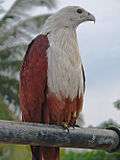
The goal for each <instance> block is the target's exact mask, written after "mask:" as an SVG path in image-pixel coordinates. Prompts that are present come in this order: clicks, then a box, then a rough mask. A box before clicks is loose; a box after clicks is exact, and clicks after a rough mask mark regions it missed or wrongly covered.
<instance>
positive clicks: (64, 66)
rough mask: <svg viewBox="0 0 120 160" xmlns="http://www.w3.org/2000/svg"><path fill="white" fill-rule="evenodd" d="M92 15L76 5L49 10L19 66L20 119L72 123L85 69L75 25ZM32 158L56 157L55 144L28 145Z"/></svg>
mask: <svg viewBox="0 0 120 160" xmlns="http://www.w3.org/2000/svg"><path fill="white" fill-rule="evenodd" d="M86 21H94V22H95V17H94V16H93V15H92V14H91V13H90V12H88V11H86V10H85V9H84V8H82V7H80V6H67V7H65V8H62V9H60V10H59V11H57V12H56V13H54V14H52V15H51V16H50V17H48V19H47V20H46V22H45V23H44V25H43V27H42V29H41V31H40V33H39V35H38V36H37V37H35V38H34V39H33V40H32V42H31V43H30V44H29V45H28V48H27V51H26V54H25V56H24V59H23V63H22V66H21V70H20V85H19V99H20V108H21V112H22V121H24V122H33V123H45V124H55V125H62V126H66V127H74V126H75V125H76V120H77V118H78V117H79V113H80V112H81V111H82V108H83V101H84V92H85V73H84V67H83V64H82V60H81V55H80V52H79V46H78V42H77V33H76V29H77V27H78V26H79V24H81V23H83V22H86ZM31 151H32V160H59V159H60V155H59V152H60V149H59V148H58V147H43V146H31Z"/></svg>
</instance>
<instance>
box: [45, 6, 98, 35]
mask: <svg viewBox="0 0 120 160" xmlns="http://www.w3.org/2000/svg"><path fill="white" fill-rule="evenodd" d="M85 21H94V22H95V17H94V16H93V15H92V14H91V13H89V12H88V11H86V10H85V9H83V8H81V7H80V6H67V7H65V8H62V9H61V10H59V11H58V12H56V13H55V14H53V15H52V16H50V17H49V18H48V19H47V20H46V23H45V25H44V27H43V31H45V30H47V31H48V32H50V31H52V30H53V29H54V30H58V29H60V28H64V27H66V28H76V27H77V26H78V25H79V24H81V23H82V22H85Z"/></svg>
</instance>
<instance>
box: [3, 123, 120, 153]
mask: <svg viewBox="0 0 120 160" xmlns="http://www.w3.org/2000/svg"><path fill="white" fill-rule="evenodd" d="M0 143H14V144H32V145H41V146H51V147H53V146H54V147H72V148H89V149H103V150H106V151H108V152H112V151H116V150H119V147H120V130H119V129H117V128H115V127H113V128H110V129H109V130H108V129H97V128H75V129H73V128H70V129H69V132H68V131H67V130H64V129H63V128H62V127H60V126H55V125H46V124H36V123H24V122H12V121H0Z"/></svg>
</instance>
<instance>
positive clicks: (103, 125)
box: [98, 119, 120, 128]
mask: <svg viewBox="0 0 120 160" xmlns="http://www.w3.org/2000/svg"><path fill="white" fill-rule="evenodd" d="M111 126H116V127H120V125H119V124H118V123H117V122H115V121H114V120H112V119H108V120H107V121H104V122H102V123H101V124H100V125H99V126H98V128H109V127H111Z"/></svg>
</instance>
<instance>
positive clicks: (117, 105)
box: [113, 100, 120, 110]
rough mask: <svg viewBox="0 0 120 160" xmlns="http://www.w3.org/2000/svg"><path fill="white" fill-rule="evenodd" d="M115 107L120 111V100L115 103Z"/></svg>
mask: <svg viewBox="0 0 120 160" xmlns="http://www.w3.org/2000/svg"><path fill="white" fill-rule="evenodd" d="M113 105H114V107H115V108H117V109H118V110H120V100H116V101H115V102H114V103H113Z"/></svg>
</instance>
